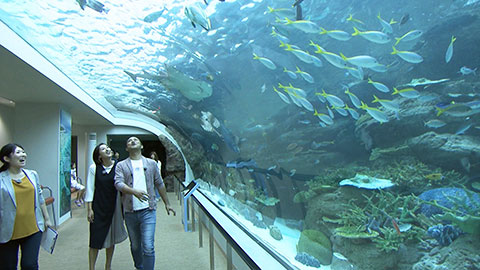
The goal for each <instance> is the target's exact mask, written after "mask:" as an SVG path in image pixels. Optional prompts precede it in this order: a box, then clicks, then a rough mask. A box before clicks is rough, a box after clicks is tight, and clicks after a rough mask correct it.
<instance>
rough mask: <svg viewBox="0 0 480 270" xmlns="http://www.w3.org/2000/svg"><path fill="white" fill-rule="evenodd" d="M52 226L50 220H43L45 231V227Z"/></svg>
mask: <svg viewBox="0 0 480 270" xmlns="http://www.w3.org/2000/svg"><path fill="white" fill-rule="evenodd" d="M53 225H54V224H53V223H52V221H51V220H50V219H46V220H45V229H46V228H47V227H50V228H52V227H53Z"/></svg>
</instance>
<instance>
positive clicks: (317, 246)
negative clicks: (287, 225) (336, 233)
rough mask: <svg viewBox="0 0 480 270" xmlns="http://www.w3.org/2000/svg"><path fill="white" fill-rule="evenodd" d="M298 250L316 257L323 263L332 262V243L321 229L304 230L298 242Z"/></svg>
mask: <svg viewBox="0 0 480 270" xmlns="http://www.w3.org/2000/svg"><path fill="white" fill-rule="evenodd" d="M297 252H298V253H301V252H305V253H308V254H310V255H312V256H313V257H315V258H316V259H317V260H318V261H319V262H320V263H321V264H325V265H328V264H330V263H331V262H332V256H333V254H332V244H331V243H330V240H329V239H328V238H327V236H326V235H325V234H324V233H322V232H321V231H317V230H304V231H302V233H301V235H300V239H299V240H298V244H297Z"/></svg>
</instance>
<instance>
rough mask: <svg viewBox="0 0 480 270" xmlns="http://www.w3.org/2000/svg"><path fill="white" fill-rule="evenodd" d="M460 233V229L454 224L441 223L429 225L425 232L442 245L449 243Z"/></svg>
mask: <svg viewBox="0 0 480 270" xmlns="http://www.w3.org/2000/svg"><path fill="white" fill-rule="evenodd" d="M461 233H462V231H461V230H460V229H458V228H457V227H455V226H452V225H442V224H438V225H435V226H431V227H430V228H428V230H427V234H428V235H429V236H430V237H433V238H435V240H437V242H438V243H439V244H440V245H442V246H448V245H450V244H451V243H452V242H453V241H454V240H455V239H457V237H458V236H460V234H461Z"/></svg>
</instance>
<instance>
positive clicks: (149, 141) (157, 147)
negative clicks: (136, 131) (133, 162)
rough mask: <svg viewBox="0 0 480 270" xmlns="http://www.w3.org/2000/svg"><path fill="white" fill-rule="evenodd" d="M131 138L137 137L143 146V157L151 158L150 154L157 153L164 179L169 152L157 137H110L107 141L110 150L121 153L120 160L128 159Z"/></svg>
mask: <svg viewBox="0 0 480 270" xmlns="http://www.w3.org/2000/svg"><path fill="white" fill-rule="evenodd" d="M131 136H135V137H137V138H138V139H140V141H141V142H142V144H143V152H142V154H143V156H145V157H148V158H150V153H151V152H152V151H155V152H156V153H157V155H158V159H159V160H160V162H161V163H162V171H161V173H162V177H163V178H164V177H165V176H166V169H165V168H166V162H167V152H166V150H165V147H164V146H163V144H162V143H161V142H160V140H159V139H158V137H157V136H155V135H108V136H107V141H108V145H109V146H110V148H112V149H113V150H115V151H118V152H119V153H120V160H123V159H126V158H127V157H128V153H127V151H126V150H125V148H126V144H127V139H128V138H130V137H131Z"/></svg>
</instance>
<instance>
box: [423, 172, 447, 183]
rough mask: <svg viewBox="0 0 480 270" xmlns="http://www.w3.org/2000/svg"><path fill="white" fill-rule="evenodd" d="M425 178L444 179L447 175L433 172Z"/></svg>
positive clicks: (432, 179)
mask: <svg viewBox="0 0 480 270" xmlns="http://www.w3.org/2000/svg"><path fill="white" fill-rule="evenodd" d="M425 178H427V179H428V180H431V181H439V180H443V179H444V178H445V176H443V175H442V174H441V173H431V174H427V175H425Z"/></svg>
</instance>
